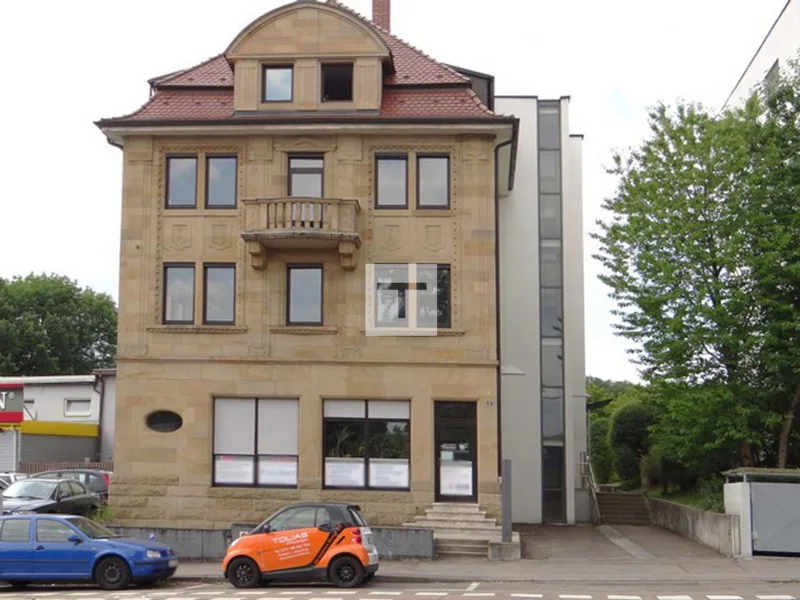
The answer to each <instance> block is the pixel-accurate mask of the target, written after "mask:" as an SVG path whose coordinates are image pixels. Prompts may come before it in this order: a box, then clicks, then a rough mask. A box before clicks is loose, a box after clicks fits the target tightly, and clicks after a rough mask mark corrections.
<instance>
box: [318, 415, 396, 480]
mask: <svg viewBox="0 0 800 600" xmlns="http://www.w3.org/2000/svg"><path fill="white" fill-rule="evenodd" d="M323 414H324V420H323V421H324V422H323V436H324V448H323V452H324V456H325V474H324V485H325V487H328V488H368V489H398V490H407V489H409V488H410V484H411V479H410V464H409V463H410V461H409V458H410V439H411V438H410V433H411V430H410V405H409V402H408V401H394V400H392V401H388V400H385V401H381V400H369V401H365V400H326V401H325V405H324V413H323Z"/></svg>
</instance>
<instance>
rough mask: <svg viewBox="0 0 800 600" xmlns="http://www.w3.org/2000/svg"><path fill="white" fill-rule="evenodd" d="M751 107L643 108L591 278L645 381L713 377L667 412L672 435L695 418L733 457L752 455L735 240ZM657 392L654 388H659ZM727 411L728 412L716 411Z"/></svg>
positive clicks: (750, 322)
mask: <svg viewBox="0 0 800 600" xmlns="http://www.w3.org/2000/svg"><path fill="white" fill-rule="evenodd" d="M758 118H759V110H758V107H757V105H756V103H753V102H751V103H750V104H749V105H748V107H747V109H746V110H745V111H742V112H741V113H738V114H735V115H734V114H729V115H726V116H724V117H721V118H715V117H713V116H712V115H710V114H709V113H708V112H707V111H705V110H704V109H703V108H702V107H701V106H698V105H694V104H678V106H677V107H676V109H675V110H674V111H670V110H668V109H667V107H666V106H664V105H659V106H658V107H656V108H655V109H654V110H652V111H651V113H650V116H649V121H650V129H651V135H650V137H649V138H648V139H647V140H645V141H644V143H643V144H642V145H641V147H639V148H637V149H634V150H633V151H632V152H630V154H629V155H628V156H626V157H624V158H623V156H622V155H621V154H617V155H615V156H614V166H613V168H612V169H610V173H612V174H614V175H615V176H616V177H617V178H618V185H617V188H616V191H615V193H614V194H613V196H612V197H610V198H608V199H607V200H606V201H605V202H604V207H605V209H606V210H607V211H608V212H609V213H610V215H611V218H610V219H609V220H608V221H598V225H599V227H600V233H597V234H596V235H595V237H596V239H598V241H599V243H600V251H599V253H598V254H597V256H596V258H598V259H599V260H600V261H601V263H602V264H603V266H604V267H605V269H606V273H605V274H603V275H602V276H601V279H602V280H603V281H604V282H605V283H606V284H607V285H608V286H609V287H610V289H611V295H612V297H613V298H614V299H615V300H616V301H617V303H618V310H617V311H616V315H617V317H618V318H619V322H618V323H617V324H616V328H617V331H618V333H619V334H620V335H623V336H625V337H627V338H628V339H630V340H632V341H634V342H636V343H637V344H638V345H639V349H638V350H637V351H635V352H634V355H635V360H636V361H637V362H638V363H639V364H640V365H641V366H642V375H643V376H644V378H645V380H646V381H649V382H659V384H661V385H662V386H664V389H667V390H668V391H669V392H670V393H669V395H668V397H669V398H675V396H676V394H677V393H678V392H679V391H681V390H684V389H692V388H693V387H694V386H699V385H709V384H711V385H724V386H725V389H726V390H727V393H726V394H720V395H717V396H713V397H711V398H709V400H713V401H711V402H708V403H706V404H704V405H703V408H704V409H705V410H704V412H703V414H701V415H698V414H697V410H694V411H692V412H691V414H688V413H680V412H675V413H674V414H672V415H671V420H670V421H669V424H670V426H671V427H672V432H674V433H675V434H676V436H677V435H679V434H680V431H681V430H682V429H683V428H690V427H693V426H695V425H696V424H697V420H698V419H699V420H700V421H702V422H703V423H704V424H707V426H708V428H709V435H710V436H711V438H712V439H713V438H718V439H724V440H729V439H731V438H735V439H736V440H737V441H738V442H739V450H740V459H741V461H742V462H743V463H744V464H751V463H752V445H753V444H756V443H759V442H761V441H762V439H761V437H760V434H761V431H762V430H761V427H760V425H761V423H763V421H764V416H765V415H764V411H763V407H762V406H761V405H760V403H758V402H753V401H752V400H753V398H752V395H751V387H752V383H753V382H752V381H751V378H752V373H753V367H754V360H753V356H754V353H755V351H756V349H757V347H758V345H759V343H760V340H759V338H758V336H757V335H756V334H755V332H754V326H755V324H756V323H757V321H758V318H759V312H758V306H757V304H756V303H755V302H754V283H753V280H752V274H751V272H750V271H749V270H748V269H746V268H743V267H744V266H745V265H747V264H749V262H750V259H751V253H750V248H749V247H748V244H747V243H746V242H747V240H746V234H745V233H743V232H745V231H746V228H747V226H748V223H749V221H750V220H751V219H750V215H748V214H747V209H748V208H750V205H749V204H748V202H747V200H748V196H747V194H748V191H749V188H748V183H749V182H748V181H747V180H746V178H744V177H741V176H740V174H742V173H750V172H752V170H753V160H754V159H753V150H754V146H755V141H754V140H755V138H756V137H757V129H758ZM662 391H663V390H662ZM720 414H726V415H728V416H729V418H727V419H724V420H720V421H719V423H718V424H717V417H718V415H720Z"/></svg>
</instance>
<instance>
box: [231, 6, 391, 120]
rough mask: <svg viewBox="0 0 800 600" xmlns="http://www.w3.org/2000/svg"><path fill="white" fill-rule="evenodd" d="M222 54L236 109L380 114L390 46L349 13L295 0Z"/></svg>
mask: <svg viewBox="0 0 800 600" xmlns="http://www.w3.org/2000/svg"><path fill="white" fill-rule="evenodd" d="M225 58H226V59H227V60H228V62H229V63H230V64H231V68H232V69H233V71H234V111H235V112H239V113H241V112H251V113H252V112H281V111H283V112H286V111H318V112H325V113H327V112H342V111H345V112H347V111H378V110H380V106H381V96H382V87H383V65H384V63H388V62H389V60H390V51H389V48H388V46H387V45H386V43H385V42H384V40H383V39H382V38H381V36H380V35H378V33H377V32H376V31H375V29H374V28H372V27H370V26H369V25H368V24H367V23H365V22H363V21H362V20H360V19H358V18H356V17H355V16H354V15H352V14H350V13H349V12H348V11H345V10H342V9H341V8H339V7H337V6H336V5H335V4H322V3H320V2H316V1H315V0H298V1H297V2H293V3H292V4H288V5H286V6H283V7H281V8H278V9H276V10H273V11H271V12H269V13H267V14H265V15H263V16H262V17H260V18H258V19H256V20H255V21H253V23H251V24H250V25H248V26H247V27H246V28H245V29H244V30H243V31H242V32H241V33H240V34H239V35H238V36H237V37H236V39H234V40H233V42H231V44H230V46H228V49H227V50H226V51H225Z"/></svg>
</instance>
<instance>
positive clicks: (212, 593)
mask: <svg viewBox="0 0 800 600" xmlns="http://www.w3.org/2000/svg"><path fill="white" fill-rule="evenodd" d="M236 593H237V594H241V593H242V592H236ZM258 593H259V594H260V593H261V592H258ZM195 594H197V595H198V596H216V595H217V594H219V592H195Z"/></svg>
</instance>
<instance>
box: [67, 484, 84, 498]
mask: <svg viewBox="0 0 800 600" xmlns="http://www.w3.org/2000/svg"><path fill="white" fill-rule="evenodd" d="M69 492H70V494H69V495H70V496H80V495H81V494H85V493H86V489H85V488H84V487H83V486H82V485H81V484H80V483H78V482H77V481H70V482H69Z"/></svg>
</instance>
